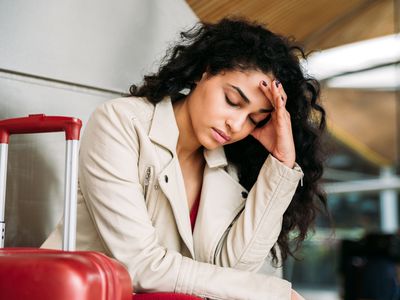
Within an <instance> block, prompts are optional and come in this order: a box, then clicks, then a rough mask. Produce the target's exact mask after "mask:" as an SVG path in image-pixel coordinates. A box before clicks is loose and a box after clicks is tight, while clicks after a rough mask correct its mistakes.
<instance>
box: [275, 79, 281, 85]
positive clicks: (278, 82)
mask: <svg viewBox="0 0 400 300" xmlns="http://www.w3.org/2000/svg"><path fill="white" fill-rule="evenodd" d="M280 84H281V82H280V81H279V80H278V79H277V80H275V86H276V87H279V85H280Z"/></svg>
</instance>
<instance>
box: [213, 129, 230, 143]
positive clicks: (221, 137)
mask: <svg viewBox="0 0 400 300" xmlns="http://www.w3.org/2000/svg"><path fill="white" fill-rule="evenodd" d="M213 133H214V137H215V139H216V140H217V141H218V142H219V143H221V144H224V143H227V142H229V141H230V140H231V138H230V137H229V136H228V135H226V134H225V133H224V132H223V131H221V130H219V129H217V128H213Z"/></svg>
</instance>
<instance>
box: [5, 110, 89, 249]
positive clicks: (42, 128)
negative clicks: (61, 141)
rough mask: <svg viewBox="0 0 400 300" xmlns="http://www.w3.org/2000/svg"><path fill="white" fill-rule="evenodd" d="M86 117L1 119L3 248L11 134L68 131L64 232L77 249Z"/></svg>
mask: <svg viewBox="0 0 400 300" xmlns="http://www.w3.org/2000/svg"><path fill="white" fill-rule="evenodd" d="M81 127H82V121H81V120H79V119H77V118H72V117H60V116H46V115H44V114H37V115H29V116H28V117H22V118H13V119H6V120H1V121H0V248H3V247H4V240H5V219H4V214H5V199H6V177H7V156H8V143H9V140H10V135H11V134H23V133H43V132H59V131H64V132H65V139H66V141H67V145H66V146H67V148H66V159H65V165H66V167H65V190H64V233H63V246H62V247H63V250H69V251H72V250H75V240H76V206H77V193H76V190H77V177H78V148H79V136H80V130H81Z"/></svg>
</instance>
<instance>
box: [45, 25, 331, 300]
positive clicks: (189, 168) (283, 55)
mask: <svg viewBox="0 0 400 300" xmlns="http://www.w3.org/2000/svg"><path fill="white" fill-rule="evenodd" d="M181 37H182V40H181V43H179V44H178V45H177V46H175V47H173V48H172V49H171V51H170V52H169V54H167V56H166V57H165V59H164V62H163V64H162V65H161V67H160V69H159V71H158V73H156V74H153V75H150V76H146V77H145V78H144V83H143V84H142V85H141V86H140V87H136V86H135V85H133V86H132V87H131V89H130V94H131V96H132V97H126V98H120V99H115V100H112V101H109V102H106V103H104V104H103V105H101V106H100V107H99V108H98V109H97V110H96V111H95V112H94V114H93V115H92V117H91V119H90V121H89V122H88V124H87V127H86V130H85V134H84V136H83V138H82V142H81V150H80V169H79V190H78V229H77V248H78V249H81V250H94V251H101V252H104V253H106V254H107V255H109V256H112V257H115V258H116V259H118V260H119V261H121V262H122V263H123V264H124V265H125V266H126V267H127V269H128V271H129V272H130V274H131V277H132V281H133V285H134V287H135V290H136V291H137V292H154V291H164V292H177V293H186V294H194V295H198V296H201V297H207V298H213V299H257V300H258V299H301V297H300V296H299V295H298V294H297V293H296V292H294V291H292V290H291V285H290V283H288V282H287V281H285V280H283V279H281V278H278V277H274V276H269V275H264V274H259V273H256V271H257V270H259V269H260V268H261V266H262V265H263V264H264V262H265V260H266V258H267V256H268V255H269V254H271V256H272V257H273V259H274V261H275V262H277V261H278V258H279V256H278V253H277V250H280V256H281V257H282V259H285V258H286V257H287V256H288V255H290V254H292V252H291V250H290V248H289V232H291V231H293V230H296V231H297V238H296V240H297V246H299V245H300V243H301V241H303V240H304V238H305V236H306V234H307V229H308V227H309V226H310V224H311V222H312V221H313V219H314V217H315V213H316V209H317V207H318V205H319V203H317V202H322V204H323V205H325V197H324V194H323V193H322V192H321V191H320V190H319V188H318V180H319V178H320V177H321V174H322V161H321V158H320V156H321V155H320V147H319V145H318V143H319V140H320V135H321V133H322V131H323V130H324V127H325V112H324V110H323V109H322V108H321V107H320V106H319V105H318V104H317V98H318V94H319V86H318V84H317V82H316V81H315V80H314V79H312V78H305V77H304V75H303V73H302V71H301V68H300V65H299V58H298V54H300V55H301V56H303V57H304V54H303V52H302V50H300V49H299V48H297V47H296V46H293V45H291V43H290V42H289V41H288V40H286V39H284V38H282V37H280V36H278V35H275V34H273V33H271V32H270V31H268V30H267V29H265V28H263V27H262V26H260V25H257V24H253V23H249V22H247V21H243V20H234V19H224V20H222V21H220V22H219V23H217V24H201V25H199V26H198V27H195V28H193V29H192V30H189V31H187V32H184V33H182V34H181ZM296 162H297V163H296ZM300 166H301V168H300ZM303 175H304V179H303ZM300 181H301V184H300V185H299V182H300ZM298 185H299V187H298ZM60 244H61V227H60V226H58V228H57V229H56V231H55V232H54V233H53V234H52V235H51V236H50V238H49V239H48V240H47V241H46V243H45V244H44V245H43V247H49V248H52V247H59V245H60Z"/></svg>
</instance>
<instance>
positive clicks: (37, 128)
mask: <svg viewBox="0 0 400 300" xmlns="http://www.w3.org/2000/svg"><path fill="white" fill-rule="evenodd" d="M81 127H82V121H81V120H79V119H77V118H71V117H59V116H46V115H44V114H35V115H29V116H28V117H23V118H14V119H7V120H2V121H0V144H8V143H9V138H10V135H11V134H22V133H41V132H58V131H65V139H66V140H79V135H80V129H81Z"/></svg>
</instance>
